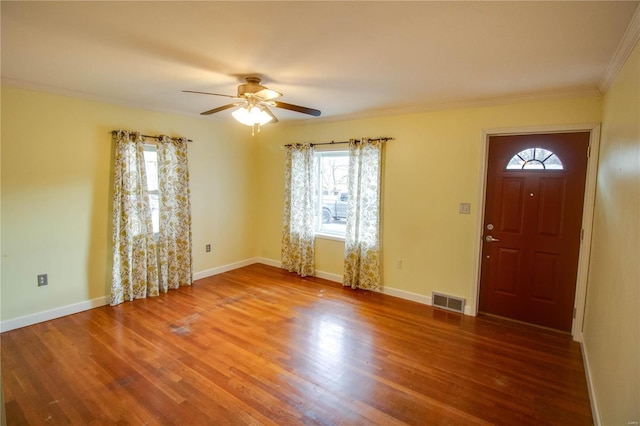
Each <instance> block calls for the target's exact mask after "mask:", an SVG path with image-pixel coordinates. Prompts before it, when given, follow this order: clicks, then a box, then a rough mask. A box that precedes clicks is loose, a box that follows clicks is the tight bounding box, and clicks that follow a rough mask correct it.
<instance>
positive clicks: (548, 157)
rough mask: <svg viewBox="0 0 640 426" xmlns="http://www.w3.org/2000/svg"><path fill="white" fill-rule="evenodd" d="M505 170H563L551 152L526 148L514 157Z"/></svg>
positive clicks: (560, 163) (556, 157) (560, 162)
mask: <svg viewBox="0 0 640 426" xmlns="http://www.w3.org/2000/svg"><path fill="white" fill-rule="evenodd" d="M507 169H509V170H512V169H520V170H563V169H564V167H563V165H562V161H560V159H559V158H558V156H557V155H556V154H554V153H553V152H551V151H549V150H547V149H544V148H527V149H525V150H524V151H520V152H519V153H517V154H516V155H514V156H513V157H512V158H511V160H510V161H509V163H508V164H507Z"/></svg>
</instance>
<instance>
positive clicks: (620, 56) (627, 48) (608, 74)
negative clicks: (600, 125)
mask: <svg viewBox="0 0 640 426" xmlns="http://www.w3.org/2000/svg"><path fill="white" fill-rule="evenodd" d="M638 40H640V6H638V7H637V8H636V12H635V13H634V14H633V18H631V22H629V26H628V27H627V31H625V33H624V36H622V40H620V43H619V44H618V48H617V49H616V51H615V53H614V54H613V57H612V58H611V62H609V66H608V67H607V69H606V70H605V72H604V75H603V76H602V80H601V81H600V84H599V85H598V89H600V92H601V93H602V94H605V93H607V90H609V88H610V87H611V85H612V84H613V82H614V80H615V79H616V77H617V76H618V73H619V72H620V70H621V69H622V67H623V66H624V63H625V62H626V61H627V58H629V55H631V52H632V51H633V49H634V48H635V46H636V44H637V43H638Z"/></svg>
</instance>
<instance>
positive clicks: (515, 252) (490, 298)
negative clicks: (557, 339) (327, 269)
mask: <svg viewBox="0 0 640 426" xmlns="http://www.w3.org/2000/svg"><path fill="white" fill-rule="evenodd" d="M588 146H589V133H588V132H581V133H558V134H536V135H517V136H492V137H490V139H489V160H488V168H487V186H486V198H485V212H484V223H483V226H484V231H483V249H482V267H481V279H480V303H479V310H480V312H485V313H489V314H493V315H498V316H502V317H507V318H512V319H515V320H519V321H524V322H528V323H532V324H537V325H541V326H545V327H550V328H554V329H557V330H564V331H570V330H571V323H572V319H573V307H574V306H573V305H574V297H575V288H576V277H577V270H578V255H579V250H580V233H581V228H582V206H583V201H584V188H585V178H586V170H587V151H588Z"/></svg>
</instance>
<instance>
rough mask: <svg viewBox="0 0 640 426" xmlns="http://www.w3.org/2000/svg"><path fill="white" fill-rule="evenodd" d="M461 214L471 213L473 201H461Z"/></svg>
mask: <svg viewBox="0 0 640 426" xmlns="http://www.w3.org/2000/svg"><path fill="white" fill-rule="evenodd" d="M458 211H459V212H460V214H470V213H471V203H460V207H459V210H458Z"/></svg>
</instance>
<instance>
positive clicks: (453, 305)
mask: <svg viewBox="0 0 640 426" xmlns="http://www.w3.org/2000/svg"><path fill="white" fill-rule="evenodd" d="M431 305H432V306H435V307H437V308H442V309H447V310H449V311H454V312H459V313H461V314H464V299H463V298H462V297H454V296H449V295H448V294H442V293H436V292H435V291H434V292H433V293H432V295H431Z"/></svg>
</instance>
